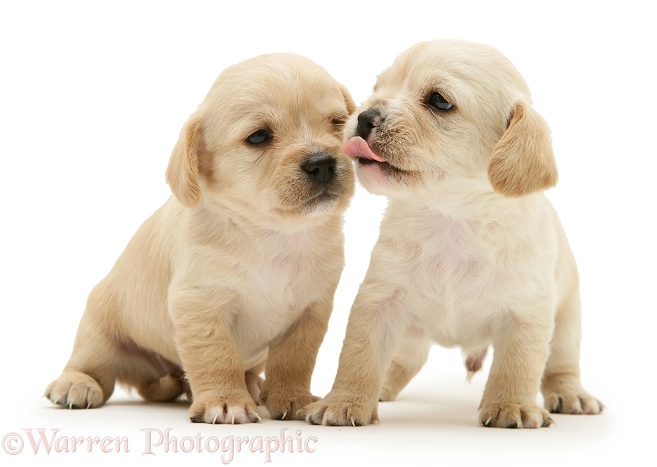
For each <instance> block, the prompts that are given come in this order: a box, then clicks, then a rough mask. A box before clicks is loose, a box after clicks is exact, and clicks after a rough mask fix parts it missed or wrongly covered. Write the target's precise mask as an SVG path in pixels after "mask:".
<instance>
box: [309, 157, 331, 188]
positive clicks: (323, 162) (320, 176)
mask: <svg viewBox="0 0 657 467" xmlns="http://www.w3.org/2000/svg"><path fill="white" fill-rule="evenodd" d="M301 168H302V169H303V171H304V172H305V173H307V174H308V176H309V177H310V178H311V179H313V180H315V181H317V182H321V183H326V182H328V181H329V180H331V179H332V178H333V176H334V175H335V158H334V157H333V156H331V155H330V154H325V153H321V154H312V155H311V156H310V157H309V158H308V159H307V160H306V162H304V163H303V165H302V166H301Z"/></svg>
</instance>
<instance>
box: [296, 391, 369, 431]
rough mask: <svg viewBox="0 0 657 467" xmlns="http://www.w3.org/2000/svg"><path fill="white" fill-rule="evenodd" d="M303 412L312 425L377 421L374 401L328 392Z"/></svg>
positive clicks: (339, 424) (364, 423)
mask: <svg viewBox="0 0 657 467" xmlns="http://www.w3.org/2000/svg"><path fill="white" fill-rule="evenodd" d="M303 413H304V415H305V419H306V421H307V422H308V423H311V424H313V425H327V426H363V425H368V424H371V423H378V422H379V417H378V414H377V406H376V403H371V402H368V401H365V400H364V399H362V398H359V397H338V396H331V394H329V395H328V396H326V399H324V400H320V401H318V402H315V403H313V404H310V405H308V406H307V407H306V408H305V410H304V412H303Z"/></svg>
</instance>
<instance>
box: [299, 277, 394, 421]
mask: <svg viewBox="0 0 657 467" xmlns="http://www.w3.org/2000/svg"><path fill="white" fill-rule="evenodd" d="M390 288H391V287H390V286H388V285H383V284H370V285H369V286H366V285H364V286H362V287H361V290H360V291H359V293H358V296H357V297H356V301H355V302H354V306H353V308H352V310H351V314H350V315H349V323H348V324H347V333H346V337H345V340H344V345H343V347H342V352H341V354H340V363H339V365H338V374H337V376H336V379H335V382H334V383H333V388H332V389H331V392H329V394H328V395H327V396H326V398H324V399H323V400H320V401H318V402H315V403H313V404H310V405H309V406H307V407H306V408H305V409H304V415H305V419H306V421H308V422H310V423H312V424H315V425H320V424H323V425H353V426H359V425H367V424H368V423H378V421H379V418H378V413H377V406H378V398H379V391H380V390H381V384H382V380H383V375H384V373H385V369H386V367H387V366H388V364H389V363H390V360H391V358H392V353H393V349H394V348H395V343H396V342H397V340H398V338H399V336H400V334H401V332H402V331H403V330H404V328H405V325H406V322H405V320H404V319H403V316H402V315H401V314H400V306H399V303H400V301H401V299H400V297H399V296H398V295H399V293H400V292H396V293H393V295H387V294H386V295H385V296H384V297H382V296H381V291H382V290H390Z"/></svg>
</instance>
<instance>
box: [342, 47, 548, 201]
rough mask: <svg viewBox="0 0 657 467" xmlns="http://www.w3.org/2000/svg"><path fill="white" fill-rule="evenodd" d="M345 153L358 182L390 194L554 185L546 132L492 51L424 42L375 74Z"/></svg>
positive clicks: (514, 192)
mask: <svg viewBox="0 0 657 467" xmlns="http://www.w3.org/2000/svg"><path fill="white" fill-rule="evenodd" d="M345 139H346V145H345V151H346V152H347V153H348V154H350V155H351V156H354V157H356V158H357V174H358V177H359V179H360V181H361V183H362V184H363V185H364V186H365V188H367V189H368V190H369V191H371V192H373V193H379V194H385V195H389V196H408V195H409V194H411V195H412V194H424V195H426V194H429V195H430V196H431V195H438V196H440V195H444V194H446V193H450V192H454V191H455V190H457V191H463V189H464V187H466V188H465V189H466V190H467V191H470V192H471V191H472V190H480V189H482V190H490V191H492V190H495V191H496V192H498V193H501V194H503V195H505V196H522V195H525V194H529V193H532V192H534V191H538V190H541V189H545V188H548V187H550V186H552V185H554V184H555V183H556V179H557V170H556V164H555V161H554V156H553V154H552V148H551V143H550V132H549V129H548V127H547V125H546V124H545V122H544V120H543V119H542V118H541V117H540V115H538V114H537V113H536V111H535V110H534V109H533V107H532V106H531V99H530V93H529V89H528V88H527V85H526V83H525V81H524V80H523V79H522V77H521V76H520V75H519V74H518V72H517V71H516V69H515V68H514V67H513V65H512V64H511V63H510V62H509V60H508V59H506V58H505V57H504V56H503V55H502V54H501V53H499V52H498V51H496V50H495V49H492V48H490V47H487V46H484V45H481V44H474V43H468V42H461V41H434V42H423V43H420V44H417V45H416V46H414V47H412V48H411V49H409V50H408V51H406V52H404V53H403V54H402V55H400V56H399V57H398V58H397V59H396V60H395V62H394V63H393V65H392V66H391V67H390V68H388V69H387V70H385V71H384V72H383V73H381V74H380V75H379V77H378V79H377V82H376V85H375V86H374V92H373V94H372V95H371V96H370V97H369V98H368V99H367V100H366V101H365V103H363V105H362V106H361V108H359V109H358V111H357V112H356V113H355V114H354V115H353V116H352V117H351V118H350V119H349V121H348V122H347V126H346V128H345Z"/></svg>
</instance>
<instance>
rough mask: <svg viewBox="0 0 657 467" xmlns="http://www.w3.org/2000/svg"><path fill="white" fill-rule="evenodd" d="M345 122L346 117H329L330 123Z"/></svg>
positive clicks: (339, 124)
mask: <svg viewBox="0 0 657 467" xmlns="http://www.w3.org/2000/svg"><path fill="white" fill-rule="evenodd" d="M346 122H347V117H333V118H332V119H331V125H335V126H342V125H344V124H345V123H346Z"/></svg>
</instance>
